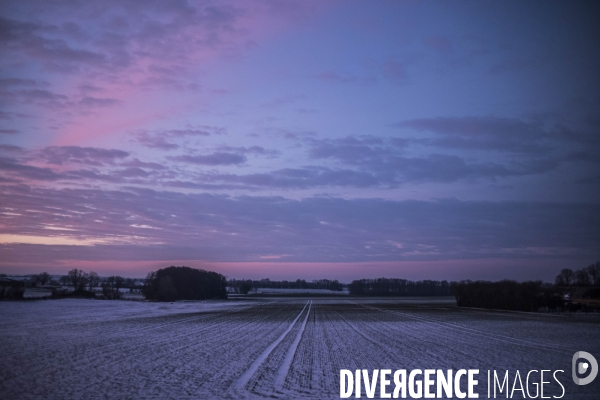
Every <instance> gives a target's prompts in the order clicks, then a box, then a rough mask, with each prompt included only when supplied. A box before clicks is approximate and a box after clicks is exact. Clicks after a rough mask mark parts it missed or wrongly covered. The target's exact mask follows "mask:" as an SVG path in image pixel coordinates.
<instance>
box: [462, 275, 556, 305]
mask: <svg viewBox="0 0 600 400" xmlns="http://www.w3.org/2000/svg"><path fill="white" fill-rule="evenodd" d="M452 290H453V292H454V296H455V297H456V305H457V306H459V307H477V308H489V309H498V310H515V311H538V310H539V309H540V307H547V308H548V309H550V310H555V309H557V308H560V307H562V306H563V300H562V296H560V295H559V294H558V293H556V290H555V289H554V288H553V287H552V285H550V284H546V285H545V284H543V283H542V281H528V282H522V283H519V282H516V281H509V280H504V281H500V282H487V281H476V282H472V281H462V282H459V283H455V284H453V285H452Z"/></svg>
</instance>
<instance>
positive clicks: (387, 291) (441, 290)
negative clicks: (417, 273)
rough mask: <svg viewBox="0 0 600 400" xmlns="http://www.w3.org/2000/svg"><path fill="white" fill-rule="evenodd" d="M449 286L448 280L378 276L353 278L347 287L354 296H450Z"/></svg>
mask: <svg viewBox="0 0 600 400" xmlns="http://www.w3.org/2000/svg"><path fill="white" fill-rule="evenodd" d="M450 286H451V285H450V282H448V281H433V280H423V281H411V280H408V279H394V278H378V279H359V280H354V281H352V283H350V284H349V285H348V289H349V291H350V294H351V295H355V296H451V295H452V292H451V289H450Z"/></svg>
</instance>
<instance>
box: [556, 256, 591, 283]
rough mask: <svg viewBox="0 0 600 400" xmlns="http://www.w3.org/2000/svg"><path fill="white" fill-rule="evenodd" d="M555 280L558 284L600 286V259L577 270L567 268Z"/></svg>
mask: <svg viewBox="0 0 600 400" xmlns="http://www.w3.org/2000/svg"><path fill="white" fill-rule="evenodd" d="M554 282H555V283H556V285H557V286H600V261H597V262H595V263H594V264H592V265H589V266H588V267H587V268H582V269H579V270H576V271H573V270H572V269H569V268H565V269H563V270H561V271H560V273H559V274H558V275H557V276H556V279H555V280H554Z"/></svg>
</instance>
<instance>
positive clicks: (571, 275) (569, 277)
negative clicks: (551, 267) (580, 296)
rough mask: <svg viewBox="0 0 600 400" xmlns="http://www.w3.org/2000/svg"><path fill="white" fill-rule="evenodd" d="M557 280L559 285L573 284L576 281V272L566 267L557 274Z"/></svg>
mask: <svg viewBox="0 0 600 400" xmlns="http://www.w3.org/2000/svg"><path fill="white" fill-rule="evenodd" d="M555 282H556V284H557V285H559V286H571V285H572V284H573V283H574V282H575V272H573V270H572V269H569V268H565V269H563V270H562V271H560V274H558V275H557V277H556V280H555Z"/></svg>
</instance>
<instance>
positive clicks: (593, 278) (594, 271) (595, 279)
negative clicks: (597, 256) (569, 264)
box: [585, 261, 600, 286]
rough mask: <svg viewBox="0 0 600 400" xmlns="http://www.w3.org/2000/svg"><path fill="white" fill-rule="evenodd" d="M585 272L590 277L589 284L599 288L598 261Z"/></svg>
mask: <svg viewBox="0 0 600 400" xmlns="http://www.w3.org/2000/svg"><path fill="white" fill-rule="evenodd" d="M585 270H586V271H587V273H588V275H589V276H590V283H591V284H592V285H594V286H600V261H596V262H595V263H594V264H592V265H590V266H588V267H587V268H586V269H585Z"/></svg>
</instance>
